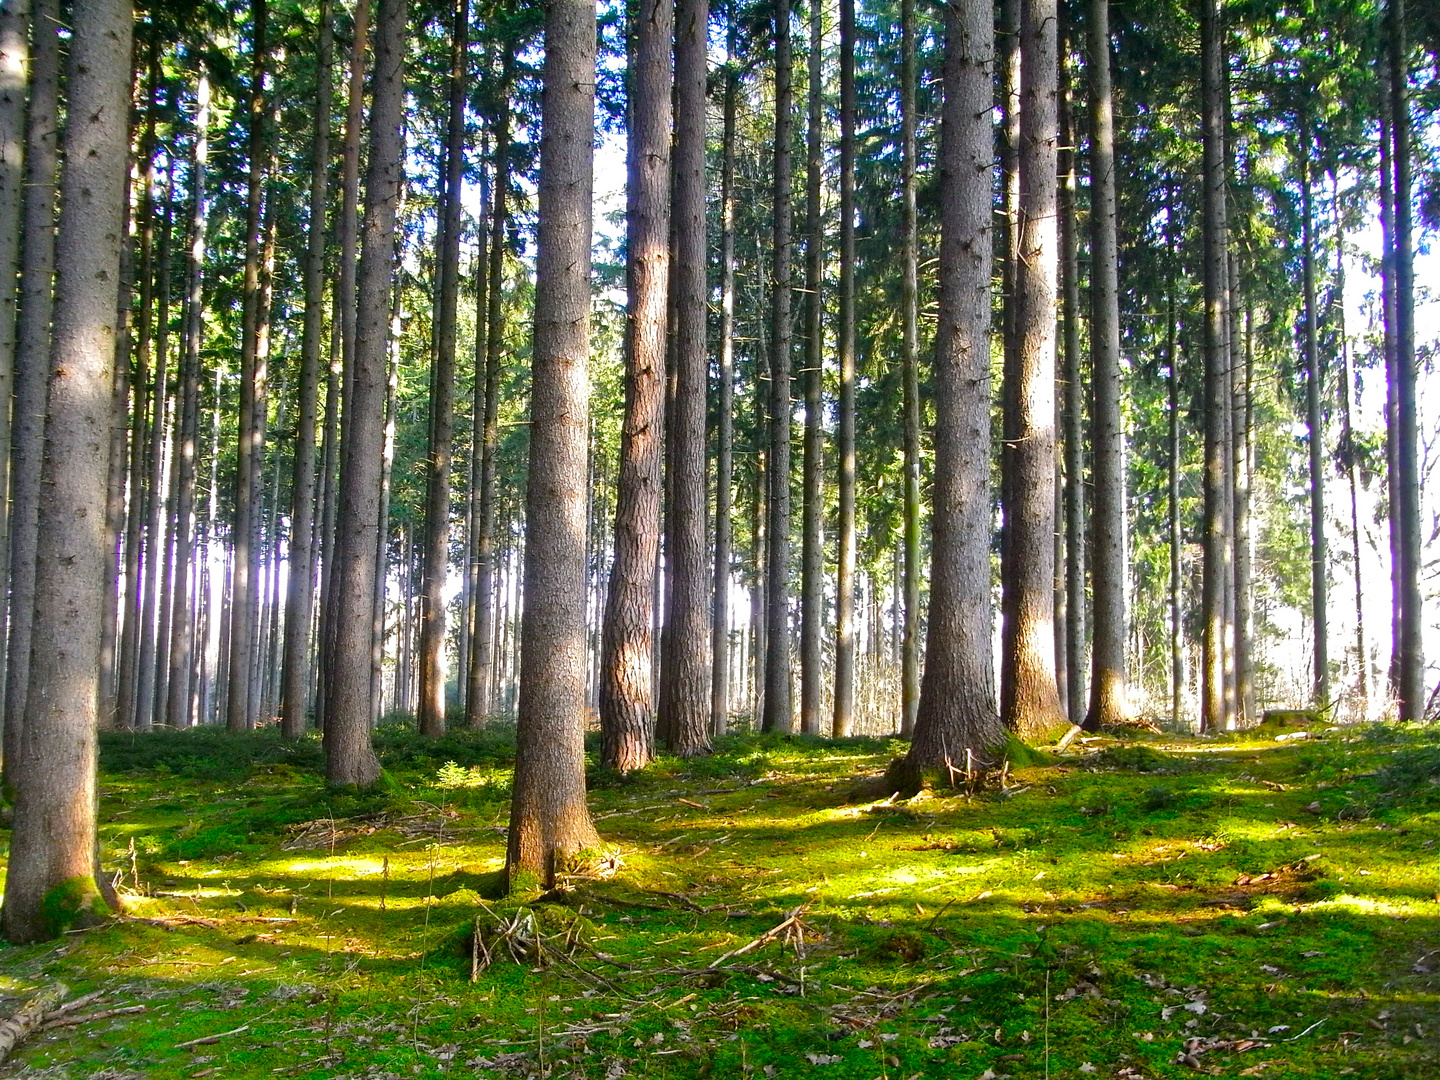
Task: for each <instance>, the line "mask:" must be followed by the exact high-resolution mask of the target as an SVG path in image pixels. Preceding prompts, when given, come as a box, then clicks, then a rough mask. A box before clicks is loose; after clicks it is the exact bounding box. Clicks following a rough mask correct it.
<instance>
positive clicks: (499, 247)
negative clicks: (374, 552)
mask: <svg viewBox="0 0 1440 1080" xmlns="http://www.w3.org/2000/svg"><path fill="white" fill-rule="evenodd" d="M513 70H514V46H513V45H511V44H507V45H506V46H505V59H504V61H503V64H502V68H501V77H500V88H499V94H498V100H497V102H496V117H495V121H494V126H495V195H494V204H493V206H492V207H491V221H490V270H489V275H490V280H489V284H488V285H487V286H486V289H487V294H486V295H487V301H486V302H487V304H488V305H489V310H488V312H487V314H486V322H487V327H486V332H485V421H484V433H483V436H482V440H481V446H480V506H479V515H480V520H479V523H478V524H477V525H476V533H477V561H478V563H479V567H478V573H477V575H476V578H475V633H474V634H473V635H472V636H471V638H470V686H469V692H468V693H467V695H466V703H467V704H466V709H467V712H468V720H469V723H470V726H471V727H472V728H478V727H481V726H483V725H484V723H485V719H486V717H487V716H488V715H489V713H490V709H491V706H492V703H493V701H494V697H495V682H496V680H494V679H493V678H492V671H493V670H494V669H495V665H494V663H493V662H492V657H494V658H495V659H496V660H498V652H497V651H496V650H495V649H494V645H493V639H494V637H495V629H494V627H495V620H494V617H493V614H492V612H493V611H494V606H493V594H494V591H495V454H496V451H497V449H498V448H499V445H500V428H499V417H500V413H499V408H500V401H499V395H500V350H501V347H502V345H503V339H504V337H505V305H504V291H505V290H504V285H505V229H506V225H507V217H506V214H507V205H508V204H507V197H508V195H509V190H510V161H509V157H510V106H509V94H510V80H511V76H512V72H513Z"/></svg>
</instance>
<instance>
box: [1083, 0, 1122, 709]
mask: <svg viewBox="0 0 1440 1080" xmlns="http://www.w3.org/2000/svg"><path fill="white" fill-rule="evenodd" d="M1089 15H1090V17H1089V34H1090V42H1089V44H1090V49H1089V65H1088V69H1087V70H1088V73H1089V82H1090V385H1091V402H1092V405H1091V412H1090V446H1091V454H1092V455H1093V457H1092V468H1093V475H1094V484H1095V496H1094V502H1093V504H1092V509H1091V516H1090V528H1091V541H1092V550H1091V558H1090V578H1091V585H1092V597H1093V599H1092V603H1093V604H1094V608H1093V613H1092V616H1091V619H1090V625H1091V643H1090V658H1091V673H1090V708H1089V711H1088V712H1087V714H1086V717H1085V727H1086V729H1087V730H1089V731H1097V730H1099V729H1100V728H1101V727H1102V726H1104V725H1107V724H1119V723H1122V722H1123V721H1124V720H1125V719H1126V717H1127V715H1128V713H1129V708H1128V704H1127V701H1126V695H1125V645H1126V617H1125V575H1126V572H1127V567H1126V565H1125V432H1124V429H1123V427H1122V426H1121V416H1120V397H1121V383H1120V280H1119V278H1120V269H1119V261H1120V260H1119V249H1118V243H1117V239H1116V223H1115V119H1114V112H1113V108H1112V101H1111V94H1110V0H1091V3H1090V12H1089ZM1077 599H1078V597H1077Z"/></svg>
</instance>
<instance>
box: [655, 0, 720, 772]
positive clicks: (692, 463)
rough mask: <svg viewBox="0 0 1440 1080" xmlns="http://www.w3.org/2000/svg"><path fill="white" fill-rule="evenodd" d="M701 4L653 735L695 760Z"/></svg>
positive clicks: (685, 97)
mask: <svg viewBox="0 0 1440 1080" xmlns="http://www.w3.org/2000/svg"><path fill="white" fill-rule="evenodd" d="M709 23H710V13H709V4H708V2H707V0H679V3H678V5H677V9H676V13H675V87H676V110H675V148H674V162H673V167H674V173H673V176H672V191H673V193H674V203H673V206H672V215H673V217H672V220H671V226H672V230H673V235H674V240H675V243H674V249H673V255H674V265H673V267H672V273H671V277H670V282H669V284H670V286H671V288H670V293H671V295H672V296H673V297H674V298H675V324H674V332H673V335H672V339H671V340H672V341H673V342H674V346H675V351H674V361H675V371H674V374H675V408H674V411H673V412H671V413H670V414H668V415H667V416H666V434H667V437H668V439H669V440H670V448H671V455H670V474H669V484H670V519H669V526H670V527H669V530H668V533H667V536H666V545H665V557H666V574H667V576H668V579H669V580H668V585H669V589H668V599H669V606H668V609H667V610H666V612H665V619H666V623H667V627H668V633H667V635H666V640H665V645H666V651H665V653H664V654H663V655H662V657H661V660H662V671H661V681H662V685H663V686H664V691H663V692H662V693H661V695H660V711H661V715H660V717H659V726H660V729H661V730H662V731H663V732H664V733H665V742H666V745H667V746H668V747H669V749H670V750H671V751H673V752H674V753H676V754H678V755H679V756H681V757H694V756H695V755H697V754H702V753H706V752H708V751H709V749H710V736H709V724H708V720H709V697H710V686H709V681H708V680H709V675H710V656H709V652H708V650H709V646H710V638H709V626H708V625H707V623H708V616H709V608H710V595H709V590H708V588H707V586H708V585H709V574H708V573H707V572H706V570H707V568H706V563H707V561H708V556H709V554H710V552H709V546H708V543H707V539H706V528H705V526H706V522H705V496H706V490H705V474H706V471H707V470H706V464H705V413H706V409H705V392H706V390H707V388H708V386H709V381H710V380H709V372H710V357H709V354H708V352H707V351H706V340H705V329H706V328H705V320H706V318H707V315H708V300H709V289H708V287H707V284H706V280H705V272H706V269H707V265H708V262H709V252H708V247H707V245H706V235H705V110H706V106H707V104H708V103H707V100H706V96H705V76H706V59H705V58H706V42H707V40H708V28H709Z"/></svg>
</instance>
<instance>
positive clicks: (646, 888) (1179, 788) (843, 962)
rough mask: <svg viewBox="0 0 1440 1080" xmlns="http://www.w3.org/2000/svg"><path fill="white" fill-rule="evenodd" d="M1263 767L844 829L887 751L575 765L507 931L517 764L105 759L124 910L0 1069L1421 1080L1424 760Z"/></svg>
mask: <svg viewBox="0 0 1440 1080" xmlns="http://www.w3.org/2000/svg"><path fill="white" fill-rule="evenodd" d="M1276 734H1277V732H1276V731H1274V730H1266V729H1257V730H1256V731H1254V732H1250V733H1245V734H1241V735H1237V736H1227V737H1222V738H1215V739H1194V738H1180V737H1174V736H1139V737H1133V738H1127V739H1125V740H1117V739H1112V738H1102V739H1096V740H1086V741H1085V742H1083V743H1082V744H1080V745H1078V746H1075V747H1072V748H1071V749H1070V750H1069V751H1067V753H1066V754H1065V755H1064V756H1063V757H1059V758H1054V757H1049V758H1046V757H1039V758H1037V759H1035V760H1032V761H1030V762H1029V764H1025V765H1024V767H1021V765H1022V763H1023V759H1024V755H1023V754H1022V755H1020V758H1021V760H1017V762H1016V763H1015V765H1016V767H1014V768H1012V769H1011V770H1010V771H1009V773H1008V776H1007V777H1006V778H1005V780H1004V784H1005V787H1004V788H1003V789H1002V787H1001V786H999V784H997V783H994V782H992V783H991V784H989V785H987V786H985V787H983V788H980V789H979V790H976V791H973V792H969V793H966V792H963V791H961V792H938V793H922V794H921V795H920V796H918V797H916V798H915V799H912V800H910V801H909V802H907V803H903V804H901V803H875V802H862V803H851V802H849V801H848V799H849V797H850V795H851V792H852V788H853V787H854V785H855V781H856V779H857V778H860V777H864V776H866V775H873V774H876V773H878V772H880V771H881V770H882V769H883V768H884V766H885V764H886V762H887V761H888V760H889V759H890V758H891V757H892V756H894V755H896V754H897V753H899V752H900V750H901V744H899V743H897V742H890V741H886V740H855V741H849V742H840V743H833V742H823V741H820V740H807V739H800V738H795V739H790V738H776V737H751V736H739V737H735V738H731V739H727V740H725V741H723V743H722V745H721V746H720V748H719V750H718V752H717V753H716V754H715V755H714V756H712V757H709V758H705V759H702V760H697V761H692V762H681V761H677V760H673V759H662V760H661V761H660V762H658V763H657V765H656V767H655V768H654V769H652V770H650V771H647V772H646V773H644V774H643V775H640V776H636V777H631V778H622V777H617V776H605V775H600V774H598V773H595V772H594V771H593V770H592V777H591V787H592V791H591V808H592V811H593V813H594V816H595V818H596V821H597V824H598V826H599V828H600V830H601V832H602V834H603V835H604V837H605V838H606V840H607V842H608V843H610V844H612V845H613V849H611V850H610V851H608V852H607V853H606V854H605V856H603V857H602V856H597V857H595V858H591V859H588V860H583V861H582V862H581V863H579V864H577V865H576V866H574V867H571V870H573V871H574V873H573V874H572V875H571V876H570V877H569V878H568V879H567V880H566V884H568V885H569V886H570V888H569V889H568V890H565V891H562V892H559V893H555V894H550V895H549V896H547V897H543V898H539V899H537V898H536V897H534V896H531V897H509V898H503V897H500V896H498V894H497V889H498V885H499V871H500V867H501V865H502V862H503V857H504V845H505V838H504V825H505V821H506V816H507V813H508V792H509V789H508V784H509V771H508V761H509V754H510V751H511V748H512V747H513V732H510V733H507V732H504V731H499V732H491V733H481V734H478V735H476V734H471V733H468V732H465V733H458V734H454V735H451V736H449V737H447V738H446V739H445V740H443V741H441V742H439V743H423V742H421V740H419V739H418V738H417V737H415V736H413V735H411V734H408V733H405V732H402V731H400V730H398V729H391V728H382V729H381V731H380V732H379V735H378V741H379V743H380V749H381V754H382V759H383V760H384V761H385V763H386V765H387V769H388V775H389V777H390V779H391V782H390V784H389V786H388V788H387V790H386V791H385V792H383V793H381V794H377V795H374V796H366V797H357V796H354V795H348V796H347V795H337V794H335V793H329V792H327V791H326V790H325V789H324V787H323V785H322V783H321V779H320V774H319V765H320V757H319V748H318V745H317V744H316V743H315V742H314V741H307V742H305V743H302V744H301V745H299V746H298V747H291V746H286V745H285V744H283V743H281V741H280V740H279V739H278V737H276V736H275V734H274V733H273V732H260V733H256V734H254V735H251V736H244V737H235V736H231V735H228V734H226V733H224V732H220V731H214V730H201V731H195V732H181V733H159V732H157V733H154V734H149V735H119V734H115V735H107V736H106V737H105V738H104V745H103V751H102V771H101V783H102V788H103V793H104V797H103V805H102V813H101V820H102V825H101V838H102V845H103V852H102V859H103V864H104V866H105V867H106V868H107V870H108V871H111V872H113V873H114V874H115V875H116V878H117V881H118V884H119V886H120V889H121V894H122V896H123V897H124V900H125V914H124V915H123V917H121V918H118V919H116V920H113V921H111V922H110V923H108V924H106V925H104V926H102V927H100V928H97V929H93V930H88V931H84V932H79V933H73V934H70V935H67V936H66V937H65V939H64V940H63V941H61V942H59V943H51V944H47V945H41V946H32V947H26V948H14V947H0V999H3V1000H0V1015H8V1014H9V1013H10V1012H12V1011H13V1010H14V1008H15V1007H17V1006H18V1004H19V1003H20V1002H21V1001H22V1000H24V999H25V998H27V997H28V996H29V995H31V994H32V993H34V992H35V991H36V989H37V988H39V987H42V986H45V985H47V984H52V983H54V982H56V981H59V982H63V983H64V984H65V985H66V986H67V987H69V990H70V992H71V994H74V995H79V994H87V993H91V992H95V991H99V992H100V993H101V996H100V997H98V998H97V999H96V1000H94V1001H93V1002H92V1003H90V1004H88V1005H86V1006H85V1007H84V1008H83V1009H81V1010H79V1016H81V1017H87V1016H88V1017H93V1018H92V1019H88V1020H84V1021H83V1022H80V1023H74V1024H70V1025H68V1026H59V1027H54V1028H52V1029H50V1030H49V1031H46V1032H43V1033H41V1034H39V1035H37V1036H35V1037H33V1038H32V1039H31V1040H29V1041H28V1042H26V1043H25V1044H24V1045H23V1046H22V1047H21V1048H20V1049H19V1050H17V1051H16V1052H15V1054H14V1055H13V1056H12V1058H11V1059H10V1061H9V1062H7V1063H6V1065H5V1066H4V1067H0V1076H5V1077H22V1076H23V1077H30V1078H36V1080H38V1078H42V1077H43V1078H47V1080H48V1078H62V1077H72V1078H77V1080H78V1078H81V1077H106V1078H110V1080H119V1078H131V1077H134V1078H140V1077H144V1078H147V1080H149V1078H154V1080H163V1078H171V1077H176V1078H178V1077H196V1078H199V1077H207V1076H208V1077H215V1078H217V1080H228V1078H232V1077H281V1078H290V1077H347V1078H356V1080H360V1078H370V1080H379V1078H393V1080H398V1078H402V1077H403V1078H410V1077H442V1076H463V1077H470V1076H479V1077H494V1078H515V1080H518V1078H522V1077H552V1078H561V1077H586V1078H593V1080H619V1078H620V1077H626V1076H631V1077H673V1078H680V1077H706V1076H723V1077H728V1078H732V1080H746V1078H749V1077H756V1078H761V1077H789V1076H800V1075H806V1076H810V1075H811V1074H814V1076H816V1077H818V1078H819V1080H831V1078H834V1080H841V1078H847V1080H848V1078H853V1080H915V1078H931V1077H935V1078H939V1077H945V1078H952V1077H955V1078H962V1080H992V1078H993V1080H998V1078H1001V1077H1005V1076H1012V1077H1016V1078H1030V1077H1035V1078H1040V1077H1054V1078H1062V1077H1066V1078H1068V1077H1076V1078H1079V1077H1083V1076H1086V1075H1093V1076H1098V1077H1123V1078H1131V1080H1134V1078H1141V1077H1179V1076H1190V1075H1193V1074H1195V1073H1196V1072H1197V1071H1198V1072H1200V1073H1206V1074H1210V1075H1220V1076H1261V1077H1264V1078H1266V1080H1283V1078H1301V1077H1304V1078H1306V1080H1316V1078H1329V1077H1342V1076H1354V1077H1356V1078H1357V1080H1383V1078H1391V1077H1395V1078H1398V1077H1407V1078H1416V1080H1419V1078H1432V1077H1435V1076H1440V933H1437V930H1440V926H1437V916H1440V903H1437V895H1436V894H1437V886H1440V881H1437V875H1440V849H1437V846H1436V839H1437V837H1440V828H1437V825H1440V731H1437V730H1436V729H1434V728H1415V727H1409V728H1405V727H1397V726H1393V725H1391V726H1374V727H1366V728H1352V729H1345V730H1329V731H1313V732H1308V733H1306V735H1305V737H1302V738H1290V739H1283V740H1279V741H1277V740H1276V739H1275V738H1274V736H1275V735H1276ZM1279 734H1284V735H1290V734H1292V732H1291V731H1284V732H1279ZM3 835H4V834H0V836H3ZM476 926H478V927H479V928H480V930H481V935H480V947H479V948H478V949H477V948H473V946H472V940H473V934H472V930H473V928H474V927H476ZM487 952H488V954H489V957H490V963H489V964H488V966H486V964H485V961H486V954H487ZM472 966H474V967H477V968H480V969H481V970H479V971H478V973H477V975H476V977H475V978H473V979H472ZM112 1010H129V1011H125V1012H121V1013H118V1014H113V1013H112ZM72 1018H73V1015H72Z"/></svg>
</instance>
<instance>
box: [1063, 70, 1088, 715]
mask: <svg viewBox="0 0 1440 1080" xmlns="http://www.w3.org/2000/svg"><path fill="white" fill-rule="evenodd" d="M1067 52H1068V50H1067ZM1062 71H1063V72H1064V75H1065V85H1064V87H1063V89H1062V92H1061V95H1060V142H1061V146H1060V153H1059V164H1060V193H1059V207H1060V280H1061V284H1062V290H1063V293H1064V299H1065V307H1064V316H1063V323H1064V340H1063V348H1064V357H1065V367H1064V377H1063V378H1064V388H1065V389H1064V394H1063V397H1062V401H1063V405H1062V408H1061V410H1060V412H1061V416H1062V418H1063V421H1064V427H1063V430H1064V433H1065V449H1064V456H1063V462H1064V466H1063V468H1064V474H1065V497H1064V499H1063V500H1062V502H1063V505H1064V523H1065V528H1064V536H1065V612H1064V631H1063V635H1062V636H1063V637H1064V640H1065V651H1064V653H1063V656H1062V655H1061V654H1059V653H1058V652H1057V657H1056V658H1057V661H1058V662H1059V664H1060V666H1061V668H1062V669H1063V670H1064V672H1065V688H1066V701H1065V705H1066V708H1067V712H1068V714H1069V717H1070V723H1071V724H1072V725H1074V726H1077V727H1078V726H1079V725H1081V724H1083V723H1084V722H1085V713H1086V706H1087V695H1086V693H1085V434H1084V431H1085V373H1084V370H1083V368H1082V358H1081V353H1080V322H1081V315H1080V251H1079V248H1080V231H1079V228H1080V227H1079V223H1078V222H1077V220H1076V210H1075V202H1076V175H1075V159H1076V157H1077V156H1078V154H1077V152H1076V150H1075V146H1076V142H1075V137H1076V128H1075V121H1074V116H1073V114H1072V112H1071V89H1070V87H1071V83H1070V73H1069V66H1068V64H1067V65H1066V66H1065V67H1064V68H1062ZM1057 577H1058V574H1057ZM1060 623H1061V618H1060V613H1059V612H1058V611H1057V612H1056V625H1057V626H1059V625H1060ZM1058 640H1059V638H1058V637H1057V643H1058Z"/></svg>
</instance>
